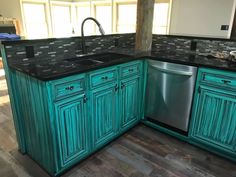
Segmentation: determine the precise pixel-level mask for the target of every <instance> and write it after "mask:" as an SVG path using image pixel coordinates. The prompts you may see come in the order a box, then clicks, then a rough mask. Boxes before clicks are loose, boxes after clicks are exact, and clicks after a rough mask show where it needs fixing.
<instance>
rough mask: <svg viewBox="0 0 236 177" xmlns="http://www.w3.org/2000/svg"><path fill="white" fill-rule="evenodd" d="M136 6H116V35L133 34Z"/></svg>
mask: <svg viewBox="0 0 236 177" xmlns="http://www.w3.org/2000/svg"><path fill="white" fill-rule="evenodd" d="M136 11H137V4H135V3H132V4H130V3H129V4H126V3H124V4H123V3H118V4H117V19H118V20H117V24H116V25H117V26H116V31H117V32H118V33H129V32H135V29H136V16H137V13H136Z"/></svg>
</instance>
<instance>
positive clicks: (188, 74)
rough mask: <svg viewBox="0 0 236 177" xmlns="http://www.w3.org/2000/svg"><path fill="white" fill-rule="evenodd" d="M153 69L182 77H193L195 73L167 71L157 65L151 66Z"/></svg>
mask: <svg viewBox="0 0 236 177" xmlns="http://www.w3.org/2000/svg"><path fill="white" fill-rule="evenodd" d="M150 66H151V67H152V68H154V69H156V70H158V71H161V72H163V73H170V74H176V75H181V76H189V77H190V76H192V75H193V72H191V71H179V70H173V69H165V68H162V67H160V66H157V65H150Z"/></svg>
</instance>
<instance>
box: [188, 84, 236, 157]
mask: <svg viewBox="0 0 236 177" xmlns="http://www.w3.org/2000/svg"><path fill="white" fill-rule="evenodd" d="M198 92H199V93H198V94H197V100H196V102H195V105H194V114H193V120H192V121H193V122H192V126H191V130H190V134H191V135H190V136H191V138H192V139H193V140H194V141H196V142H199V143H202V144H205V145H207V146H208V147H209V148H211V149H212V148H214V149H216V150H219V151H221V152H226V153H228V154H234V155H235V154H236V97H235V95H234V94H230V92H229V93H227V92H226V91H224V90H222V91H221V90H217V89H215V88H211V87H207V86H200V87H199V91H198Z"/></svg>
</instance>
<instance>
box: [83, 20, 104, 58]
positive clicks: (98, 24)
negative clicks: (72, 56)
mask: <svg viewBox="0 0 236 177" xmlns="http://www.w3.org/2000/svg"><path fill="white" fill-rule="evenodd" d="M87 20H93V21H94V22H95V23H96V24H97V26H98V28H99V31H100V33H101V35H104V34H105V31H104V30H103V28H102V25H101V24H100V23H99V22H98V21H97V20H96V19H95V18H92V17H88V18H85V19H84V20H83V22H82V25H81V39H82V43H81V46H82V53H83V54H86V53H87V49H86V46H85V39H84V23H85V22H86V21H87Z"/></svg>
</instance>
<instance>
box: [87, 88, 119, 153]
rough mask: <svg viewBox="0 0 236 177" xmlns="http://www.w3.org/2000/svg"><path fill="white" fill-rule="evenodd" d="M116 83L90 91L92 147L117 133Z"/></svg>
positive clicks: (99, 145) (98, 146) (107, 140)
mask: <svg viewBox="0 0 236 177" xmlns="http://www.w3.org/2000/svg"><path fill="white" fill-rule="evenodd" d="M116 85H117V84H116V83H113V84H110V85H108V86H103V87H101V88H97V89H94V90H92V91H91V101H90V103H91V105H92V107H91V113H92V127H93V128H92V132H93V133H92V135H93V148H94V149H97V148H100V147H101V146H103V145H104V144H106V143H107V142H109V141H110V140H111V139H113V138H114V137H115V136H116V134H117V109H118V105H117V102H118V94H117V91H116Z"/></svg>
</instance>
